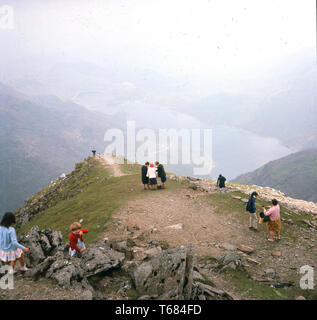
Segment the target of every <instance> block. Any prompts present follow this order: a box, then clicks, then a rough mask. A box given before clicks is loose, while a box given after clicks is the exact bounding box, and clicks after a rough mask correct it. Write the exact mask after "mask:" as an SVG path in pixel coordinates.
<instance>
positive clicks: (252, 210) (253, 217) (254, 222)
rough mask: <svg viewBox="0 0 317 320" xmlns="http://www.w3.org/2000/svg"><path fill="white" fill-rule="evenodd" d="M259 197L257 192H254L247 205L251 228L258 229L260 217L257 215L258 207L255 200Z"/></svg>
mask: <svg viewBox="0 0 317 320" xmlns="http://www.w3.org/2000/svg"><path fill="white" fill-rule="evenodd" d="M257 197H258V193H257V192H255V191H254V192H252V194H251V196H250V199H249V201H248V203H247V206H246V211H249V212H250V226H249V229H250V230H254V231H258V217H257V215H256V207H255V200H256V198H257Z"/></svg>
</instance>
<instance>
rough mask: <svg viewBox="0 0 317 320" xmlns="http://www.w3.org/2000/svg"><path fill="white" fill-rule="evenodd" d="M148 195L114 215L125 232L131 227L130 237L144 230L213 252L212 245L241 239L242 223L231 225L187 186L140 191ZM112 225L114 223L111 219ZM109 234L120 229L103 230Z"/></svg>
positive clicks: (156, 237)
mask: <svg viewBox="0 0 317 320" xmlns="http://www.w3.org/2000/svg"><path fill="white" fill-rule="evenodd" d="M144 192H148V193H149V195H148V196H147V197H145V198H141V199H137V200H134V201H131V202H129V203H128V205H127V206H125V207H123V208H121V209H120V211H119V212H117V213H116V214H115V216H114V220H115V221H120V223H122V224H123V225H124V226H125V227H126V229H127V230H128V231H127V234H129V232H131V231H130V230H134V235H133V237H134V238H135V239H137V238H140V235H141V234H143V233H144V234H146V235H148V236H149V237H150V239H153V240H164V241H167V242H168V243H169V244H170V246H177V245H182V244H186V243H192V244H194V245H195V247H196V251H197V253H198V254H200V255H203V254H208V255H213V254H215V255H217V254H219V253H220V252H221V249H218V248H217V247H216V246H215V245H217V244H225V243H239V244H240V243H241V244H243V243H245V242H248V241H249V240H251V239H253V238H252V234H250V236H249V239H248V240H247V241H246V239H245V236H243V237H242V235H243V229H245V226H237V225H235V223H234V222H235V221H234V220H235V219H234V218H232V217H230V216H227V217H225V218H224V217H223V216H221V215H218V214H216V213H215V212H214V210H213V208H212V207H211V206H209V205H208V204H206V203H205V202H204V201H202V199H201V198H200V196H202V195H204V193H200V192H197V191H193V190H191V189H187V190H186V191H185V192H184V190H183V189H181V190H178V191H173V192H169V191H168V189H166V190H156V191H150V190H149V191H144ZM115 225H116V223H115ZM107 235H108V236H109V237H113V238H120V237H122V236H123V235H122V230H120V228H119V229H117V228H116V227H114V228H110V230H109V231H108V232H107Z"/></svg>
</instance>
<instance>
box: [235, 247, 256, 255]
mask: <svg viewBox="0 0 317 320" xmlns="http://www.w3.org/2000/svg"><path fill="white" fill-rule="evenodd" d="M238 250H240V251H242V252H244V253H247V254H251V253H252V252H254V249H253V248H251V247H248V246H244V245H240V246H239V247H238Z"/></svg>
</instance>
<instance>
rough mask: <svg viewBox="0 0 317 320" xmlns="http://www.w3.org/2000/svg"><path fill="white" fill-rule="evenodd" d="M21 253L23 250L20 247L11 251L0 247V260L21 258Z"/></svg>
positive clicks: (6, 260)
mask: <svg viewBox="0 0 317 320" xmlns="http://www.w3.org/2000/svg"><path fill="white" fill-rule="evenodd" d="M22 253H23V250H22V249H20V248H17V249H16V250H13V251H3V250H2V249H0V260H1V261H3V262H8V261H15V260H16V259H19V258H21V255H22Z"/></svg>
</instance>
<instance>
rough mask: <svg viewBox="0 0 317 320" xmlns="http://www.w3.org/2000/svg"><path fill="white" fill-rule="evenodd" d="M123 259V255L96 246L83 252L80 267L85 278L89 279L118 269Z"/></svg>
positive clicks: (107, 248)
mask: <svg viewBox="0 0 317 320" xmlns="http://www.w3.org/2000/svg"><path fill="white" fill-rule="evenodd" d="M124 258H125V256H124V254H123V253H121V252H118V251H115V250H113V249H111V248H109V247H100V246H98V244H96V245H94V246H91V247H89V248H88V249H87V250H85V251H84V253H83V255H82V258H81V261H80V267H81V269H82V270H83V271H84V274H85V277H90V276H93V275H97V274H101V273H105V272H107V271H109V270H113V269H117V268H120V267H121V266H122V263H123V261H124Z"/></svg>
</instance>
